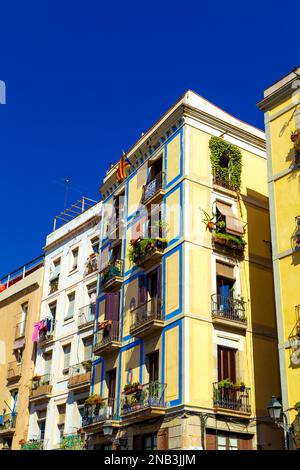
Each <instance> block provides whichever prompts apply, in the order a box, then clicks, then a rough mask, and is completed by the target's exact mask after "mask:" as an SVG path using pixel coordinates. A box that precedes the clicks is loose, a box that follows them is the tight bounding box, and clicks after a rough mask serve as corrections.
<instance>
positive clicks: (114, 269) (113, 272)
mask: <svg viewBox="0 0 300 470" xmlns="http://www.w3.org/2000/svg"><path fill="white" fill-rule="evenodd" d="M116 276H121V269H120V267H119V266H118V265H116V264H109V265H108V267H107V268H106V271H105V273H104V275H103V277H102V284H106V283H107V282H108V281H110V280H111V279H112V278H113V277H116Z"/></svg>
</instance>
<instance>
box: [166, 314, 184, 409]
mask: <svg viewBox="0 0 300 470" xmlns="http://www.w3.org/2000/svg"><path fill="white" fill-rule="evenodd" d="M177 326H178V327H179V338H178V342H179V348H178V353H179V361H178V398H177V399H176V400H172V401H170V402H169V403H167V406H177V405H180V404H181V403H182V379H183V377H182V361H183V358H182V354H183V348H182V319H181V318H180V319H179V320H177V321H175V322H174V323H171V324H170V325H167V326H166V327H165V328H164V329H163V332H162V362H161V381H162V383H165V367H166V355H165V354H166V332H167V331H168V330H171V329H172V328H176V327H177ZM167 386H168V384H167Z"/></svg>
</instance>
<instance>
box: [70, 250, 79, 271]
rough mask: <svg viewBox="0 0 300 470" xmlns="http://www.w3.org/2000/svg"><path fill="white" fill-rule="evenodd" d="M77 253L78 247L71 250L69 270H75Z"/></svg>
mask: <svg viewBox="0 0 300 470" xmlns="http://www.w3.org/2000/svg"><path fill="white" fill-rule="evenodd" d="M78 254H79V248H74V250H72V256H71V269H70V271H75V270H76V269H77V268H78Z"/></svg>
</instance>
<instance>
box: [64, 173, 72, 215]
mask: <svg viewBox="0 0 300 470" xmlns="http://www.w3.org/2000/svg"><path fill="white" fill-rule="evenodd" d="M65 183H66V191H65V203H64V210H66V208H67V204H68V197H69V192H70V185H71V178H70V176H67V177H66V179H65Z"/></svg>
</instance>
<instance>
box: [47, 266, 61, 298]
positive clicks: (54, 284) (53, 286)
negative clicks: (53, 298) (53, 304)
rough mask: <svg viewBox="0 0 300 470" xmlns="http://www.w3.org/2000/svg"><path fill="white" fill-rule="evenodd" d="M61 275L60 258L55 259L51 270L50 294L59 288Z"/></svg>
mask: <svg viewBox="0 0 300 470" xmlns="http://www.w3.org/2000/svg"><path fill="white" fill-rule="evenodd" d="M59 275H60V258H58V259H56V260H54V261H53V264H52V267H51V272H50V278H49V282H50V294H52V293H53V292H56V291H57V290H58V282H59Z"/></svg>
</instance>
